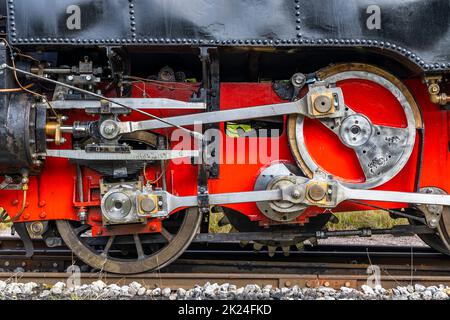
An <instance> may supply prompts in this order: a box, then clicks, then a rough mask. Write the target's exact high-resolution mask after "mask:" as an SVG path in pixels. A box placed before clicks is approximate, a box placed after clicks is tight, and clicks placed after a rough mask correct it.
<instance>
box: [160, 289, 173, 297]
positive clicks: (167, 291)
mask: <svg viewBox="0 0 450 320" xmlns="http://www.w3.org/2000/svg"><path fill="white" fill-rule="evenodd" d="M171 293H172V290H171V289H170V288H164V289H163V290H162V291H161V295H162V296H163V297H166V298H168V297H169V296H170V294H171Z"/></svg>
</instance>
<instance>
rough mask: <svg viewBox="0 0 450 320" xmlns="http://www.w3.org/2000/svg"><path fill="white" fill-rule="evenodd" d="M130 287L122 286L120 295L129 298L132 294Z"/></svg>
mask: <svg viewBox="0 0 450 320" xmlns="http://www.w3.org/2000/svg"><path fill="white" fill-rule="evenodd" d="M129 291H130V287H129V286H122V287H121V288H120V294H122V295H124V296H128V295H129V294H130V293H129Z"/></svg>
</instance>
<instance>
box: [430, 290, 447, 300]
mask: <svg viewBox="0 0 450 320" xmlns="http://www.w3.org/2000/svg"><path fill="white" fill-rule="evenodd" d="M433 299H435V300H447V299H448V295H447V294H446V293H445V292H443V291H437V292H436V293H435V294H433Z"/></svg>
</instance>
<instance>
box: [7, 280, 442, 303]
mask: <svg viewBox="0 0 450 320" xmlns="http://www.w3.org/2000/svg"><path fill="white" fill-rule="evenodd" d="M449 296H450V287H448V286H444V285H439V286H430V287H425V286H422V285H420V284H416V285H409V286H405V287H401V286H398V287H396V288H393V289H384V288H382V287H380V286H378V287H375V288H371V287H369V286H367V285H363V286H362V287H361V288H360V289H359V290H356V289H353V288H348V287H341V288H340V289H339V290H335V289H332V288H328V287H319V288H300V287H298V286H293V287H290V288H273V287H272V286H265V287H259V286H258V285H252V284H249V285H247V286H245V287H241V288H237V287H236V286H235V285H232V284H229V283H225V284H222V285H219V284H217V283H214V284H210V283H206V284H205V285H204V286H198V285H197V286H195V287H193V288H191V289H187V290H186V289H183V288H178V289H175V288H155V289H147V288H146V287H144V286H142V285H141V284H140V283H138V282H132V283H130V284H129V285H124V286H119V285H116V284H109V285H107V284H105V283H104V282H103V281H101V280H98V281H94V282H92V283H91V284H84V285H81V286H71V287H67V285H66V284H65V283H64V282H58V283H56V284H55V285H53V286H51V287H49V286H46V285H40V284H37V283H33V282H29V283H16V282H11V283H6V282H4V281H0V299H3V300H28V299H33V300H99V299H100V300H111V299H115V300H130V299H133V300H161V299H164V300H219V299H220V300H449Z"/></svg>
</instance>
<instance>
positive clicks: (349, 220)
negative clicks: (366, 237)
mask: <svg viewBox="0 0 450 320" xmlns="http://www.w3.org/2000/svg"><path fill="white" fill-rule="evenodd" d="M334 215H335V216H336V217H337V218H338V219H339V222H338V223H330V222H329V223H328V225H327V228H328V229H329V230H350V229H360V228H373V229H389V228H392V227H394V226H397V225H404V224H408V220H407V219H404V218H401V219H392V218H391V217H390V215H389V213H387V212H385V211H354V212H340V213H335V214H334Z"/></svg>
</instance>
